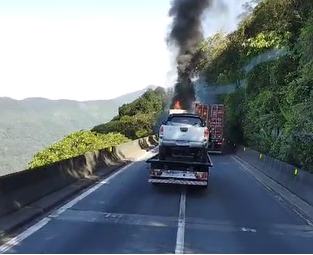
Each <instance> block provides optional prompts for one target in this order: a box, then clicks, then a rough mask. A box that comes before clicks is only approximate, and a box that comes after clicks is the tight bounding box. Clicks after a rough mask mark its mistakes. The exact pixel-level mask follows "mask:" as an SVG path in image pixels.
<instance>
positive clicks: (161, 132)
mask: <svg viewBox="0 0 313 255" xmlns="http://www.w3.org/2000/svg"><path fill="white" fill-rule="evenodd" d="M163 129H164V128H163V126H161V127H160V130H159V136H163Z"/></svg>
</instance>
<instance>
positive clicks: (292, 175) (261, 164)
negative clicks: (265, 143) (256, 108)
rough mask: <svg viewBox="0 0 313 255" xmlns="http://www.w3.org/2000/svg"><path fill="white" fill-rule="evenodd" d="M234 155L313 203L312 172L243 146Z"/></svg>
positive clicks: (309, 202)
mask: <svg viewBox="0 0 313 255" xmlns="http://www.w3.org/2000/svg"><path fill="white" fill-rule="evenodd" d="M236 155H237V156H238V157H240V158H242V159H243V160H245V161H246V162H248V163H249V164H251V165H252V166H254V167H255V168H257V169H258V170H260V171H261V172H263V173H264V174H266V175H267V176H268V177H270V178H272V179H273V180H275V181H276V182H277V183H279V184H281V185H282V186H284V187H285V188H287V189H288V190H289V191H291V192H292V193H294V194H295V195H297V196H298V197H300V198H301V199H302V200H304V201H306V202H307V203H308V204H310V205H313V174H311V173H309V172H307V171H304V170H302V169H299V168H298V167H295V166H293V165H290V164H288V163H286V162H283V161H280V160H278V159H275V158H273V157H270V156H268V155H265V154H262V153H260V152H258V151H255V150H252V149H250V148H247V147H243V146H239V147H238V149H237V150H236Z"/></svg>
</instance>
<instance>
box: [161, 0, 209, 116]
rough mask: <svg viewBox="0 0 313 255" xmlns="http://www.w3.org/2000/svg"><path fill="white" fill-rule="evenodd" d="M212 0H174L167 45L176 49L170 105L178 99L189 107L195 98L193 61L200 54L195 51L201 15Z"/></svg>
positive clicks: (199, 40) (182, 105) (184, 105)
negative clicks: (172, 94) (174, 73)
mask: <svg viewBox="0 0 313 255" xmlns="http://www.w3.org/2000/svg"><path fill="white" fill-rule="evenodd" d="M211 1H212V0H174V1H172V3H171V8H170V11H169V16H170V17H172V18H173V22H172V27H171V30H170V33H169V34H168V36H167V42H168V44H171V45H174V46H175V47H177V48H178V55H177V57H176V63H177V75H178V78H177V82H176V84H175V88H174V89H175V91H174V97H173V99H172V103H171V108H172V107H173V106H174V104H175V103H176V102H177V101H179V102H180V105H181V108H183V109H186V110H188V109H190V108H191V105H192V102H193V101H194V100H195V89H194V87H193V83H192V81H191V76H192V71H193V68H194V65H195V63H197V60H198V59H199V58H200V57H201V56H200V55H201V54H199V52H198V51H197V49H198V45H199V43H200V42H201V41H202V40H203V33H202V27H201V18H202V14H203V13H204V11H205V10H206V9H207V8H208V7H209V6H210V4H211Z"/></svg>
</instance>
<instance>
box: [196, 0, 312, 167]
mask: <svg viewBox="0 0 313 255" xmlns="http://www.w3.org/2000/svg"><path fill="white" fill-rule="evenodd" d="M312 38H313V2H312V1H311V0H275V1H270V0H264V1H261V2H260V3H259V4H258V5H257V7H256V8H255V9H254V11H253V13H252V14H249V15H247V17H246V18H245V19H244V20H243V21H242V22H241V23H240V25H239V27H238V29H237V30H236V31H234V32H233V33H231V34H229V35H223V34H216V35H214V36H212V37H210V38H209V39H208V40H206V42H205V43H204V44H203V45H202V46H201V48H200V50H201V51H202V52H203V53H204V55H205V56H206V57H205V58H204V59H203V60H202V62H201V63H200V64H198V66H197V67H198V69H199V70H200V71H199V72H200V73H201V74H202V75H203V76H204V77H205V78H206V80H207V83H208V84H211V85H209V86H212V84H214V86H224V85H227V84H236V83H237V84H239V83H240V84H241V85H244V86H241V87H240V88H238V89H237V90H236V91H235V92H234V93H231V94H229V95H227V96H226V97H225V98H224V103H225V104H226V114H227V123H226V134H227V136H228V139H230V140H232V141H233V142H235V143H241V144H245V145H247V146H250V147H253V148H255V149H257V150H259V151H262V152H264V153H267V154H270V155H272V156H274V157H276V158H279V159H281V160H284V161H287V162H289V163H292V164H294V165H297V166H300V167H303V168H305V169H307V170H311V171H313V129H312V127H313V83H312V81H313V58H312V57H313V44H312ZM239 81H240V82H239Z"/></svg>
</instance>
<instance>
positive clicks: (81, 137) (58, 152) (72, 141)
mask: <svg viewBox="0 0 313 255" xmlns="http://www.w3.org/2000/svg"><path fill="white" fill-rule="evenodd" d="M129 141H130V139H128V138H127V137H125V136H124V135H122V134H119V133H109V134H106V135H101V134H97V133H95V132H91V131H78V132H74V133H72V134H70V135H68V136H66V137H65V138H64V139H63V140H61V141H60V142H57V143H55V144H53V145H51V146H49V147H48V148H46V149H44V150H42V151H40V152H38V153H36V154H35V156H34V158H33V159H32V161H31V162H30V163H29V167H30V168H34V167H38V166H43V165H48V164H51V163H53V162H57V161H60V160H63V159H68V158H72V157H76V156H79V155H82V154H85V153H86V152H87V151H97V150H101V149H104V148H108V147H112V146H115V145H117V144H121V143H126V142H129Z"/></svg>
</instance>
